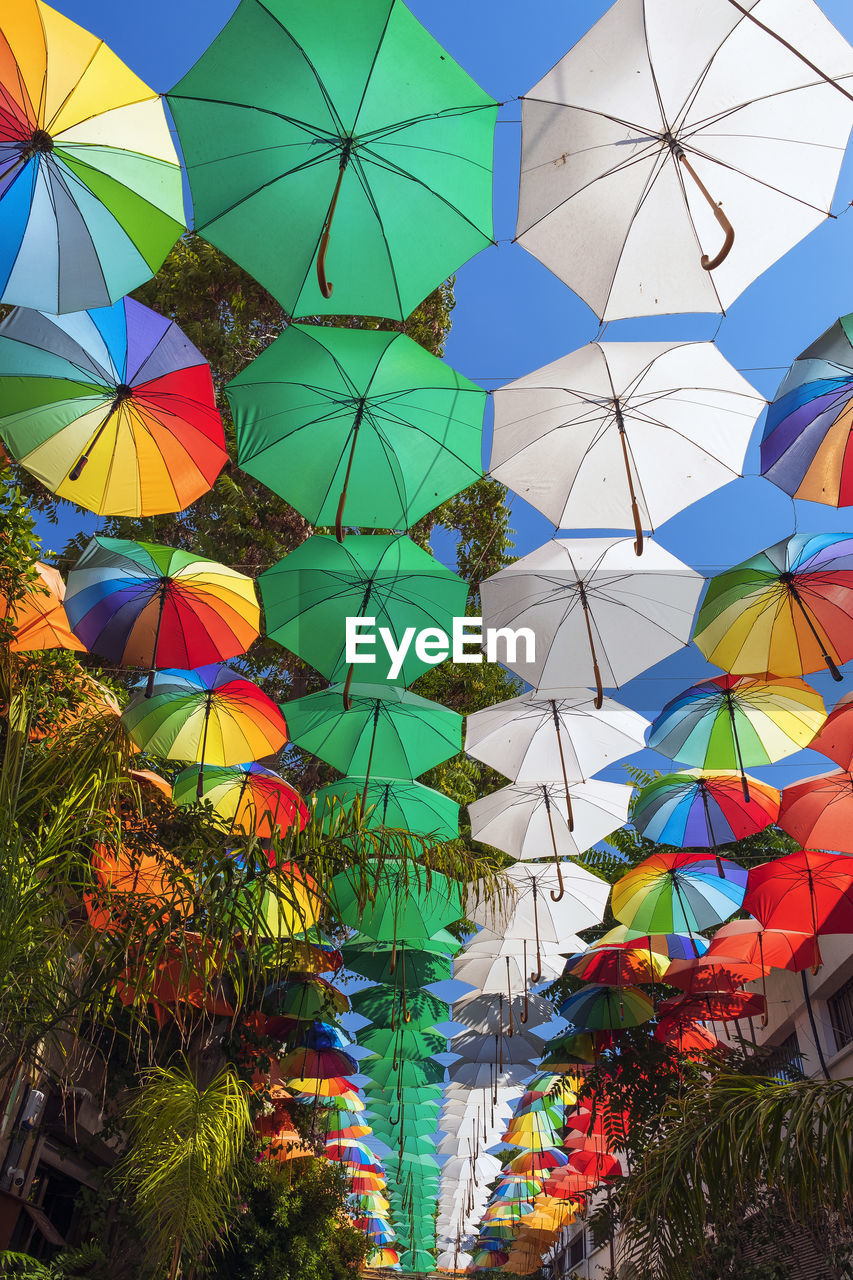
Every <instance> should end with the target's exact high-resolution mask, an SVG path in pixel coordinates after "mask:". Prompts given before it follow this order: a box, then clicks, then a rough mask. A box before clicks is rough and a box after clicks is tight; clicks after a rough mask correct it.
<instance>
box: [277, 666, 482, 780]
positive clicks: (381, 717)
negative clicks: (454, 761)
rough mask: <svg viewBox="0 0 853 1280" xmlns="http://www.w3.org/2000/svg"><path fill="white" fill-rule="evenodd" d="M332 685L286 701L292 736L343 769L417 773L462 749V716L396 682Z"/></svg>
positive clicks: (362, 772)
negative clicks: (346, 698) (344, 708)
mask: <svg viewBox="0 0 853 1280" xmlns="http://www.w3.org/2000/svg"><path fill="white" fill-rule="evenodd" d="M342 696H343V685H341V684H337V685H331V686H330V687H329V688H328V689H321V690H320V691H319V692H318V693H311V694H309V695H308V697H306V698H297V699H295V700H294V701H292V702H288V703H286V704H285V705H284V707H283V710H284V713H285V715H286V716H287V726H288V731H289V733H290V740H291V742H292V743H293V744H294V746H297V747H301V748H302V749H303V750H304V751H310V752H311V754H312V755H315V756H319V758H320V759H321V760H325V761H326V763H327V764H331V765H333V766H334V767H335V768H336V769H339V770H340V772H341V773H345V774H352V775H355V776H357V777H366V778H369V777H370V776H371V774H372V773H376V774H378V775H379V776H380V777H383V778H403V779H413V778H417V777H418V776H419V775H420V774H422V773H426V771H427V770H428V769H432V768H434V766H435V765H437V764H441V763H442V762H443V761H444V760H447V759H449V758H450V756H453V755H457V754H458V752H459V751H461V749H462V717H461V716H460V715H458V714H457V713H456V712H455V711H451V710H450V709H449V708H448V707H443V706H441V705H440V703H437V702H429V701H428V700H427V699H426V698H420V697H418V695H417V694H415V693H409V692H408V691H407V690H405V689H400V688H398V687H397V686H396V685H379V684H355V683H353V684H351V685H350V688H349V701H350V704H351V705H350V708H349V710H348V711H342V710H341V698H342ZM469 723H470V721H469Z"/></svg>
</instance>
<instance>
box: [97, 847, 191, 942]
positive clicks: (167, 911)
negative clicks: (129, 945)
mask: <svg viewBox="0 0 853 1280" xmlns="http://www.w3.org/2000/svg"><path fill="white" fill-rule="evenodd" d="M92 870H93V872H94V877H95V880H96V882H97V885H98V886H99V888H97V889H96V890H95V891H94V892H93V893H84V895H83V902H84V905H85V908H86V914H87V916H88V918H89V924H90V925H91V926H92V928H93V929H97V930H99V931H100V932H104V933H110V932H115V931H116V930H119V929H121V928H123V927H124V926H125V925H126V924H127V922H128V920H129V919H131V918H138V917H140V916H142V917H147V918H148V919H149V920H150V921H151V924H150V925H149V926H148V931H150V930H152V929H154V928H155V927H156V924H155V921H157V920H158V918H159V920H162V921H164V922H165V921H168V920H170V919H172V918H175V917H185V916H189V915H192V913H193V910H194V908H193V901H192V879H191V877H190V874H189V872H188V871H187V870H186V869H185V868H184V867H182V866H181V864H180V863H179V862H178V861H177V859H175V858H173V857H171V856H170V855H169V854H167V853H166V852H165V850H163V849H158V850H157V851H156V852H142V851H137V850H133V849H128V848H127V847H121V848H118V849H111V848H109V847H108V846H107V845H103V844H96V845H95V849H94V853H93V856H92ZM160 907H162V908H163V914H162V916H160V914H159V908H160Z"/></svg>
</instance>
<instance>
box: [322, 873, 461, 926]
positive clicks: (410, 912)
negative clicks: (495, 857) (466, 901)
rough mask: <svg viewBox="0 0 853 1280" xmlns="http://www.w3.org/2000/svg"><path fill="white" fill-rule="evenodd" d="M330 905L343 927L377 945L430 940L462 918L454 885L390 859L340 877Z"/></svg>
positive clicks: (435, 874)
mask: <svg viewBox="0 0 853 1280" xmlns="http://www.w3.org/2000/svg"><path fill="white" fill-rule="evenodd" d="M330 902H331V905H332V909H333V910H334V912H335V916H336V918H337V919H338V920H340V922H341V923H342V924H345V925H348V926H350V927H351V928H357V929H360V930H361V932H362V933H364V934H366V935H367V937H369V938H376V939H378V940H379V941H388V940H392V941H393V940H394V939H400V940H401V941H405V942H409V943H411V942H413V941H414V940H415V939H417V938H431V937H432V936H433V935H434V934H436V933H437V932H438V931H439V929H443V928H444V927H445V925H448V924H452V923H453V921H454V920H459V919H460V918H461V917H462V916H464V914H465V909H464V907H463V904H462V897H461V893H460V889H459V886H458V885H456V884H454V883H453V882H452V881H450V880H448V879H447V877H446V876H443V875H441V874H440V872H437V871H427V869H426V868H424V867H420V866H418V865H417V864H414V863H410V862H408V861H407V860H403V861H398V860H396V859H393V858H388V859H386V860H384V861H383V862H376V861H369V862H368V863H367V864H366V865H365V866H364V867H358V868H353V869H351V870H348V871H341V872H339V873H338V875H336V876H335V878H334V879H333V881H332V884H331V889H330Z"/></svg>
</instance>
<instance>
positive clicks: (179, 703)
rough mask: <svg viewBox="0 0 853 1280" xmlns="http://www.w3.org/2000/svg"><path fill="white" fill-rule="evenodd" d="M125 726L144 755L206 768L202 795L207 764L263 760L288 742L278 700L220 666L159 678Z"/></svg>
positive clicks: (137, 698) (134, 702)
mask: <svg viewBox="0 0 853 1280" xmlns="http://www.w3.org/2000/svg"><path fill="white" fill-rule="evenodd" d="M122 720H123V721H124V723H125V725H126V727H127V731H128V733H129V734H130V736H131V738H132V739H133V741H134V742H135V743H136V744H137V746H139V747H140V748H142V749H143V750H145V751H149V752H151V754H152V755H156V756H162V757H163V758H165V759H167V760H184V761H194V762H195V763H197V764H199V765H201V766H202V768H200V769H199V774H198V792H199V794H200V793H201V791H202V789H203V786H204V777H203V772H202V769H203V766H204V765H205V763H207V764H219V765H222V764H226V765H231V764H239V763H240V762H241V761H243V760H258V759H260V758H262V757H265V756H269V755H272V754H273V753H274V752H276V751H279V750H280V749H281V748H282V747H283V746H284V744H285V742H286V741H287V726H286V725H285V723H284V720H283V719H282V715H281V712H280V711H279V709H278V707H277V706H276V705H275V703H274V702H273V701H272V699H271V698H268V697H267V695H266V694H265V693H264V692H263V691H262V690H261V689H259V688H258V686H257V685H256V684H252V682H251V680H243V679H242V678H241V677H240V676H238V675H237V674H236V672H234V671H231V670H230V668H229V667H225V666H220V665H215V666H206V667H200V668H199V669H198V670H197V671H160V672H158V673H157V675H156V677H155V679H154V683H153V689H152V696H151V697H150V698H149V697H148V693H147V689H146V691H145V692H144V693H143V692H140V693H137V694H135V695H134V697H133V698H132V699H131V700H130V702H129V703H128V704H127V706H126V707H125V709H124V712H123V713H122Z"/></svg>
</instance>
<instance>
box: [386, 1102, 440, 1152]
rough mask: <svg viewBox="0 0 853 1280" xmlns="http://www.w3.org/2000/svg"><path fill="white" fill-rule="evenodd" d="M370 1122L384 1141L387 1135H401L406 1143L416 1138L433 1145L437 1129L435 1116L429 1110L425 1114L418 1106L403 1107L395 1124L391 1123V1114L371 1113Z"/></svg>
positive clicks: (398, 1136)
mask: <svg viewBox="0 0 853 1280" xmlns="http://www.w3.org/2000/svg"><path fill="white" fill-rule="evenodd" d="M374 1121H375V1123H374ZM370 1124H371V1127H372V1129H373V1132H374V1133H376V1134H378V1135H379V1136H380V1137H381V1138H382V1140H383V1141H385V1139H386V1136H387V1135H391V1136H392V1137H395V1138H400V1136H401V1135H403V1136H404V1137H405V1140H406V1143H407V1144H408V1143H409V1141H414V1140H415V1139H416V1138H417V1139H421V1140H422V1141H424V1142H431V1143H432V1144H433V1146H434V1145H435V1135H436V1132H437V1129H438V1121H437V1118H436V1116H435V1115H433V1114H432V1113H431V1112H430V1113H427V1114H426V1115H425V1114H424V1113H423V1112H422V1111H421V1109H420V1108H413V1109H411V1110H407V1109H406V1108H404V1109H403V1114H402V1116H401V1117H400V1118H399V1121H398V1123H397V1124H392V1123H391V1116H384V1115H375V1116H374V1115H371V1118H370Z"/></svg>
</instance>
